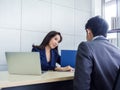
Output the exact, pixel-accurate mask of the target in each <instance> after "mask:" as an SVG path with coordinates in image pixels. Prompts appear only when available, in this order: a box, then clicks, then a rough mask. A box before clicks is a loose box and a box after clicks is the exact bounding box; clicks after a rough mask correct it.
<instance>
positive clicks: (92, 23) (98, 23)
mask: <svg viewBox="0 0 120 90" xmlns="http://www.w3.org/2000/svg"><path fill="white" fill-rule="evenodd" d="M85 29H90V30H91V31H92V33H93V36H94V37H95V36H97V35H103V36H105V37H106V34H107V31H108V24H107V22H106V21H105V20H104V19H102V18H100V16H95V17H92V18H90V19H89V20H88V21H87V23H86V25H85Z"/></svg>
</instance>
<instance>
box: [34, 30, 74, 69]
mask: <svg viewBox="0 0 120 90" xmlns="http://www.w3.org/2000/svg"><path fill="white" fill-rule="evenodd" d="M61 41H62V36H61V34H60V33H59V32H57V31H50V32H49V33H48V34H47V35H46V37H45V38H44V39H43V41H42V43H41V44H40V45H39V46H35V45H33V48H32V51H33V52H39V53H40V60H41V68H42V70H45V71H46V70H56V71H73V70H74V69H73V68H72V67H70V66H66V67H57V66H56V62H58V63H59V64H60V56H59V54H58V44H59V43H60V42H61Z"/></svg>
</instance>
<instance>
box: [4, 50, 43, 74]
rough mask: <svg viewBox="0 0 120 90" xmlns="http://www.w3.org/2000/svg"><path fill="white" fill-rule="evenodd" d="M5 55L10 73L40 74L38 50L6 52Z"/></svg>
mask: <svg viewBox="0 0 120 90" xmlns="http://www.w3.org/2000/svg"><path fill="white" fill-rule="evenodd" d="M5 55H6V60H7V64H8V72H9V73H10V74H23V75H41V72H42V71H41V64H40V55H39V53H38V52H6V53H5Z"/></svg>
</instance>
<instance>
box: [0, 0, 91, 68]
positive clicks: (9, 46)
mask: <svg viewBox="0 0 120 90" xmlns="http://www.w3.org/2000/svg"><path fill="white" fill-rule="evenodd" d="M91 6H92V2H91V0H0V70H7V65H6V59H5V52H6V51H9V52H13V51H16V52H17V51H21V52H24V51H25V52H26V51H28V52H29V51H31V49H32V44H37V45H39V44H40V43H41V41H42V40H43V38H44V36H45V35H46V34H47V33H48V32H49V31H51V30H56V31H59V32H61V34H62V36H63V41H62V42H61V43H60V45H59V50H61V49H77V46H78V44H79V43H80V42H81V41H83V40H85V30H84V25H85V23H86V21H87V20H88V19H89V18H90V17H91V12H92V9H91Z"/></svg>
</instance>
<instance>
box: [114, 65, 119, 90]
mask: <svg viewBox="0 0 120 90" xmlns="http://www.w3.org/2000/svg"><path fill="white" fill-rule="evenodd" d="M113 90H120V67H119V70H118V73H117V76H116V79H115V83H114V85H113Z"/></svg>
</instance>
